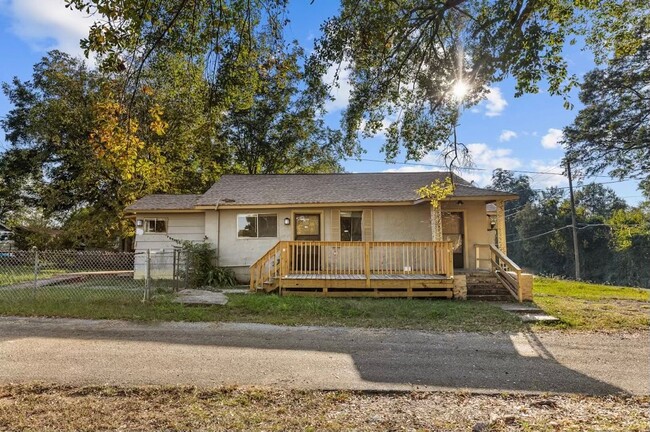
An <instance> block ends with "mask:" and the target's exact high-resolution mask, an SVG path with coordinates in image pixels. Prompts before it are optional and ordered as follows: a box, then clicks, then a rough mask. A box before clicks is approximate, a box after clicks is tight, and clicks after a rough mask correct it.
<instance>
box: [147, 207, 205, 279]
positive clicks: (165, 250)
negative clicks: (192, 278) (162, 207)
mask: <svg viewBox="0 0 650 432" xmlns="http://www.w3.org/2000/svg"><path fill="white" fill-rule="evenodd" d="M140 219H165V220H167V233H165V234H154V233H142V234H138V230H137V229H136V235H135V244H134V248H135V252H136V256H135V277H136V278H142V277H144V274H145V260H146V258H145V255H144V254H145V252H146V251H147V250H148V251H149V253H150V257H151V258H150V262H151V264H150V272H151V276H152V277H153V278H155V279H170V278H171V277H172V274H173V260H174V256H173V253H172V250H173V249H174V246H178V245H177V244H176V243H175V242H174V241H173V240H171V239H170V238H169V237H171V238H174V239H178V240H190V241H193V242H200V241H203V240H204V239H205V214H204V213H203V212H200V213H198V212H197V213H165V214H153V213H142V214H138V215H137V216H136V220H140Z"/></svg>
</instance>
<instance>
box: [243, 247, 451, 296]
mask: <svg viewBox="0 0 650 432" xmlns="http://www.w3.org/2000/svg"><path fill="white" fill-rule="evenodd" d="M452 253H453V252H452V245H451V243H450V242H322V241H321V242H316V241H313V242H305V241H281V242H278V244H277V245H276V246H274V247H273V248H272V249H270V250H269V251H268V252H267V253H266V254H265V255H264V256H263V257H261V258H260V259H259V260H258V261H257V262H256V263H255V264H253V265H252V266H251V290H252V291H257V290H260V289H261V290H264V291H267V292H271V291H276V290H277V291H278V292H279V293H280V294H281V295H302V296H331V297H443V298H451V297H452V296H453V265H452Z"/></svg>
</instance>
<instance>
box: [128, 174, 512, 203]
mask: <svg viewBox="0 0 650 432" xmlns="http://www.w3.org/2000/svg"><path fill="white" fill-rule="evenodd" d="M448 175H449V173H447V172H438V171H429V172H417V173H361V174H270V175H224V176H222V177H221V179H220V180H219V181H217V182H216V183H215V184H214V185H213V186H212V187H211V188H210V189H209V190H208V191H207V192H206V193H205V194H203V195H148V196H145V197H144V198H141V199H139V200H138V201H136V202H135V203H133V204H131V205H130V206H129V207H127V208H126V211H129V212H134V211H145V210H191V209H193V208H194V207H195V206H214V205H217V204H218V205H219V207H227V206H229V205H230V206H240V205H291V204H333V203H368V202H376V203H390V202H414V201H417V200H418V199H419V197H418V195H417V193H416V190H417V189H419V188H420V187H422V186H426V185H429V184H431V183H432V182H434V181H435V180H436V179H438V180H440V181H444V179H445V178H446V177H447V176H448ZM454 177H455V182H456V189H455V192H454V195H453V197H454V198H472V197H482V196H486V197H487V196H491V197H501V196H502V197H504V198H516V195H513V194H510V193H507V192H500V191H495V190H491V189H482V188H477V187H474V186H472V185H471V184H470V183H469V182H468V181H467V180H464V179H462V178H460V177H458V176H454Z"/></svg>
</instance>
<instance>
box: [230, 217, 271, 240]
mask: <svg viewBox="0 0 650 432" xmlns="http://www.w3.org/2000/svg"><path fill="white" fill-rule="evenodd" d="M277 236H278V215H276V214H240V215H237V237H238V238H258V237H277Z"/></svg>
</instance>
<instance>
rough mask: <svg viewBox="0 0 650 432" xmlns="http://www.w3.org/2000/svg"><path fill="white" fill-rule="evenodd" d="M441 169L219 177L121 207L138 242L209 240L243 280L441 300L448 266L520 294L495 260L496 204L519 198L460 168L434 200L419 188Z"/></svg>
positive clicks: (262, 285) (501, 253)
mask: <svg viewBox="0 0 650 432" xmlns="http://www.w3.org/2000/svg"><path fill="white" fill-rule="evenodd" d="M448 176H449V173H446V172H421V173H367V174H292V175H224V176H223V177H221V179H220V180H219V181H217V182H216V183H215V184H214V185H213V186H212V187H211V188H210V189H209V190H208V191H207V192H206V193H204V194H202V195H149V196H145V197H143V198H142V199H140V200H138V201H136V202H135V203H134V204H132V205H130V206H129V207H127V208H126V212H127V213H128V214H129V215H130V217H132V218H133V219H134V221H135V225H136V237H135V249H136V251H143V250H147V249H150V250H161V249H172V248H173V247H174V246H175V243H174V242H173V240H172V239H178V240H191V241H195V242H201V241H207V242H210V243H211V244H212V245H213V246H214V247H215V248H216V250H217V256H218V263H219V265H220V266H224V267H230V268H232V269H233V270H234V271H235V272H236V275H237V277H238V279H240V280H242V281H249V282H250V283H251V288H252V289H264V290H266V291H271V290H276V289H278V290H280V292H282V293H293V294H298V295H312V294H319V295H336V294H337V293H338V294H342V293H346V294H345V295H356V294H359V295H383V294H385V295H387V296H391V295H392V294H395V295H397V294H399V296H401V295H402V294H404V295H407V296H409V297H411V296H419V295H420V294H421V295H422V296H424V295H426V296H436V295H440V296H447V297H450V296H451V295H452V285H453V283H454V276H455V275H460V274H463V275H465V274H468V273H471V272H477V271H481V270H483V271H486V272H487V271H489V272H495V273H501V275H499V276H500V277H501V279H504V280H506V282H508V281H510V279H513V278H514V279H515V280H514V282H512V281H511V284H510V285H513V286H510V288H512V291H514V293H515V294H517V295H518V297H519V299H520V300H521V295H520V294H519V293H517V290H518V287H517V286H516V285H517V284H518V277H519V274H518V273H517V272H519V273H520V270H518V267H516V265H515V264H514V263H512V262H511V261H509V260H508V261H509V262H508V263H505V261H504V260H507V256H506V252H507V250H506V241H505V238H506V237H505V217H504V202H505V201H508V200H514V199H516V198H517V196H516V195H513V194H510V193H506V192H501V191H496V190H491V189H482V188H478V187H475V186H473V185H472V184H470V183H469V182H467V181H466V180H464V179H462V178H460V177H457V176H454V179H453V180H454V184H455V191H454V193H453V195H452V196H449V197H447V198H446V199H445V200H444V201H443V202H442V203H441V206H439V207H438V208H436V207H434V206H432V205H431V204H430V202H429V200H427V199H421V198H420V197H419V196H418V194H417V193H416V190H417V189H419V188H420V187H422V186H426V185H429V184H431V183H432V182H434V181H435V180H436V179H437V180H440V181H444V179H445V178H446V177H448ZM488 205H491V207H492V208H491V209H490V211H488V208H487V206H488ZM495 232H496V233H497V235H496V236H495ZM495 239H497V240H496V243H497V244H496V245H494V244H492V243H495ZM511 264H512V266H514V267H511ZM496 265H499V266H501V268H500V269H496V268H495V266H496ZM136 276H137V275H136ZM456 279H457V280H456V283H457V282H458V280H460V279H462V278H456ZM440 287H443V288H444V289H438V288H440ZM436 292H437V293H438V294H436ZM400 293H401V294H400Z"/></svg>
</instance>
